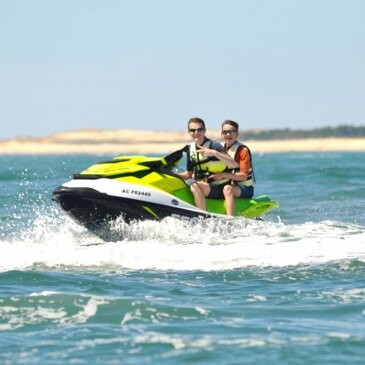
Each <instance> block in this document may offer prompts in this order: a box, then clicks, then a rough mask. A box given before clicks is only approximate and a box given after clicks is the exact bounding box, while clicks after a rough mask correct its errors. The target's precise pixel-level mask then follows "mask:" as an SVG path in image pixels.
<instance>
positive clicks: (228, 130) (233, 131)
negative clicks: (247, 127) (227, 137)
mask: <svg viewBox="0 0 365 365" xmlns="http://www.w3.org/2000/svg"><path fill="white" fill-rule="evenodd" d="M236 132H237V131H235V130H234V129H227V130H226V131H222V134H233V133H236Z"/></svg>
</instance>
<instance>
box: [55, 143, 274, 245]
mask: <svg viewBox="0 0 365 365" xmlns="http://www.w3.org/2000/svg"><path fill="white" fill-rule="evenodd" d="M183 153H184V149H182V150H178V151H175V152H173V153H172V154H170V155H168V156H165V157H148V156H118V157H115V158H113V159H112V160H110V161H104V162H98V163H96V164H94V165H92V166H90V167H88V168H87V169H86V170H84V171H82V172H81V173H77V174H74V175H73V178H72V179H71V180H70V181H68V182H65V183H63V184H62V185H61V186H59V187H58V188H57V189H55V190H54V192H53V196H52V200H53V201H55V202H57V203H58V204H59V205H60V207H61V208H62V209H63V210H64V211H65V212H66V213H67V214H68V215H70V216H71V217H72V218H73V219H74V220H76V221H77V222H78V223H79V224H81V225H82V226H84V227H86V228H87V229H88V230H90V231H91V232H93V233H94V234H96V235H97V236H99V237H100V238H102V239H103V240H105V241H109V240H118V239H122V238H123V237H122V233H121V232H119V233H118V234H117V235H116V236H115V234H116V233H115V232H113V231H112V230H111V228H110V227H111V223H112V222H113V221H115V220H116V219H120V218H122V219H123V221H125V222H126V223H130V222H131V221H135V220H162V219H164V218H166V217H175V218H178V219H184V220H186V219H194V218H211V217H217V218H221V217H226V218H227V216H226V215H225V201H224V200H223V199H222V200H217V199H207V201H206V202H207V211H204V210H201V209H199V208H197V207H196V206H195V204H194V198H193V195H192V193H191V191H190V187H189V182H187V181H184V180H183V179H182V178H181V177H180V176H179V175H178V174H177V172H176V171H177V170H176V169H177V166H178V163H179V161H181V159H182V157H183ZM278 205H279V204H278V203H277V202H275V201H272V200H271V199H270V198H269V197H268V196H267V195H262V196H258V197H256V198H254V199H236V204H235V206H236V207H235V208H236V211H235V214H236V216H241V217H245V218H260V217H261V216H262V215H263V214H265V213H267V212H269V211H270V210H272V209H273V208H275V207H277V206H278Z"/></svg>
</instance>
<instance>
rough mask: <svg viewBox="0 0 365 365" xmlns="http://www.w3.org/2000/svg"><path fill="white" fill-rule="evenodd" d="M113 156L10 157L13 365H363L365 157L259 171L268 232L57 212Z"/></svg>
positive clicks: (5, 278)
mask: <svg viewBox="0 0 365 365" xmlns="http://www.w3.org/2000/svg"><path fill="white" fill-rule="evenodd" d="M109 157H111V156H80V155H65V156H0V250H1V251H0V252H1V254H0V364H12V365H13V364H169V365H170V364H171V365H175V364H222V365H227V364H321V365H322V364H364V363H365V213H364V207H365V154H363V153H295V154H289V153H282V154H263V155H254V162H255V168H256V176H257V186H256V194H255V195H260V194H268V195H269V196H270V197H271V198H272V199H274V200H277V201H279V202H280V207H279V208H278V209H276V210H274V211H272V212H271V213H270V214H268V215H267V216H265V220H264V221H249V220H245V219H243V218H235V219H233V220H230V221H229V223H227V222H226V221H225V222H217V221H216V220H214V221H210V220H206V221H203V222H195V223H187V222H182V221H179V220H174V219H166V220H165V221H162V222H140V223H134V224H131V225H123V222H120V224H122V225H123V226H122V228H123V229H124V231H125V239H123V240H122V241H119V242H102V241H101V240H100V239H99V238H97V237H95V236H93V235H92V234H91V233H89V232H87V231H86V230H85V229H83V228H82V227H80V226H78V225H77V224H76V223H74V222H73V221H72V220H71V219H69V218H68V217H67V216H66V215H65V214H64V212H62V211H61V210H60V209H59V207H58V206H57V205H56V204H55V203H53V202H52V201H51V194H52V191H53V189H54V188H56V187H57V186H58V185H60V184H61V183H62V182H64V181H66V180H68V179H69V178H70V177H71V174H72V173H73V172H79V171H80V170H82V169H84V168H85V167H87V166H88V165H90V164H91V163H93V162H96V161H99V160H105V159H106V158H109Z"/></svg>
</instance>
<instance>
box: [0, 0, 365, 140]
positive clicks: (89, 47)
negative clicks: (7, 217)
mask: <svg viewBox="0 0 365 365" xmlns="http://www.w3.org/2000/svg"><path fill="white" fill-rule="evenodd" d="M364 19H365V1H362V0H343V1H338V0H326V1H324V0H305V1H304V0H303V1H301V0H297V1H296V0H287V1H285V0H276V1H274V0H267V1H265V0H257V1H252V0H251V1H245V0H226V1H223V0H219V1H217V0H128V1H127V0H119V1H117V0H103V1H101V0H100V1H95V0H62V1H56V0H33V1H29V0H23V1H19V0H0V122H1V128H0V139H5V138H11V137H15V136H20V135H28V136H43V135H47V134H50V133H54V132H59V131H67V130H75V129H123V128H127V129H142V130H155V131H159V130H185V129H186V122H187V120H188V119H189V118H190V117H193V116H199V117H201V118H203V119H204V120H205V121H206V123H207V125H208V129H218V128H219V126H220V124H221V122H222V121H223V120H224V119H233V120H236V121H237V122H239V123H240V126H241V129H242V130H245V129H268V128H286V127H289V128H315V127H322V126H337V125H340V124H352V125H364V123H365V121H364V120H365V118H364V116H365V102H364V100H365V67H364V65H365V21H364Z"/></svg>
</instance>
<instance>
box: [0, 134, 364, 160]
mask: <svg viewBox="0 0 365 365" xmlns="http://www.w3.org/2000/svg"><path fill="white" fill-rule="evenodd" d="M208 136H209V137H211V138H215V139H218V140H219V138H220V135H219V131H209V133H208ZM241 137H242V139H241V140H242V141H244V142H245V143H246V144H247V145H248V146H249V147H250V149H251V150H252V152H253V153H280V152H336V151H338V152H365V138H340V137H326V138H303V139H285V140H245V138H244V137H245V136H244V133H242V136H241ZM188 143H190V140H189V136H188V135H187V133H186V132H151V131H135V130H115V131H110V130H109V131H102V130H82V131H73V132H64V133H57V134H53V135H50V136H46V137H39V138H31V137H18V138H14V139H9V140H3V141H0V154H1V155H10V154H113V155H123V154H146V155H148V154H162V155H163V154H168V153H170V152H173V151H175V150H177V149H179V148H182V147H183V146H184V145H186V144H188Z"/></svg>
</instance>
